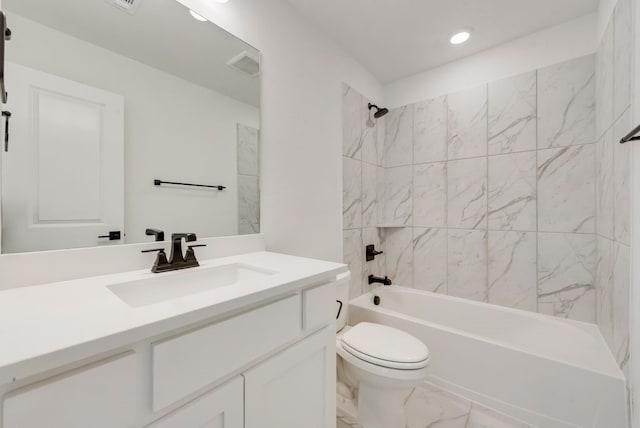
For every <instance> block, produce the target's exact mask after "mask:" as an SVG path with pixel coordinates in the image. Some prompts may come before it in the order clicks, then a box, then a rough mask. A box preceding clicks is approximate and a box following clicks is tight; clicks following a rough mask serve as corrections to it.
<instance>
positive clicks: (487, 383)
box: [349, 286, 627, 428]
mask: <svg viewBox="0 0 640 428" xmlns="http://www.w3.org/2000/svg"><path fill="white" fill-rule="evenodd" d="M374 296H378V297H379V298H380V304H379V305H377V306H376V305H374V303H373V300H374ZM349 305H350V306H349V323H350V324H351V325H355V324H356V323H358V322H363V321H370V322H376V323H380V324H385V325H389V326H392V327H396V328H399V329H401V330H404V331H406V332H408V333H411V334H413V335H414V336H416V337H418V338H419V339H421V340H422V341H424V343H425V344H426V345H427V346H428V347H429V351H430V353H431V363H430V375H429V379H428V381H429V382H431V383H434V384H436V385H439V386H441V387H442V388H444V389H447V390H449V391H452V392H454V393H457V394H459V395H461V396H463V397H465V398H468V399H470V400H472V401H476V402H478V403H480V404H482V405H485V406H487V407H490V408H493V409H496V410H498V411H501V412H503V413H505V414H507V415H510V416H512V417H514V418H517V419H520V420H522V421H524V422H527V423H529V424H532V425H534V426H538V427H543V428H554V427H602V428H624V427H626V426H627V425H626V402H627V401H626V386H625V380H624V375H623V374H622V372H621V371H620V369H619V368H618V366H617V364H616V362H615V360H614V358H613V356H612V355H611V353H610V352H609V349H608V347H607V344H606V342H605V341H604V339H603V338H602V335H601V334H600V332H599V330H598V328H597V326H595V325H593V324H587V323H581V322H576V321H570V320H564V319H559V318H554V317H550V316H546V315H541V314H536V313H532V312H526V311H520V310H517V309H510V308H504V307H501V306H495V305H489V304H486V303H480V302H473V301H469V300H465V299H459V298H455V297H450V296H443V295H439V294H434V293H429V292H426V291H421V290H416V289H411V288H404V287H396V286H392V287H381V288H378V289H376V290H374V291H373V292H371V293H369V294H365V295H363V296H360V297H358V298H356V299H354V300H352V301H350V302H349Z"/></svg>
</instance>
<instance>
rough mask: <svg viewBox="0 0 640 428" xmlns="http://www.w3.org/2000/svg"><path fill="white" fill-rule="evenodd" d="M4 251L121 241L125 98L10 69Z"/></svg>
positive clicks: (14, 67) (9, 66) (4, 168)
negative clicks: (118, 236) (116, 235)
mask: <svg viewBox="0 0 640 428" xmlns="http://www.w3.org/2000/svg"><path fill="white" fill-rule="evenodd" d="M6 74H7V78H8V79H10V81H11V96H10V99H9V103H8V105H7V109H8V110H10V111H11V112H12V114H13V116H12V121H13V122H12V135H11V141H12V144H11V148H10V151H9V152H7V153H4V156H3V158H2V174H3V177H2V195H3V212H2V220H3V225H2V226H3V233H2V252H3V253H16V252H26V251H36V250H46V249H60V248H75V247H92V246H96V245H100V244H101V242H105V243H118V242H122V241H118V240H116V241H113V240H109V239H108V238H106V239H105V238H99V236H105V235H109V232H112V231H120V230H124V99H123V97H122V96H120V95H117V94H114V93H110V92H107V91H104V90H102V89H97V88H94V87H91V86H87V85H83V84H80V83H78V82H74V81H71V80H67V79H63V78H60V77H57V76H54V75H52V74H48V73H44V72H41V71H38V70H35V69H32V68H28V67H23V66H20V65H17V64H11V63H7V66H6Z"/></svg>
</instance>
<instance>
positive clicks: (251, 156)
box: [237, 124, 260, 175]
mask: <svg viewBox="0 0 640 428" xmlns="http://www.w3.org/2000/svg"><path fill="white" fill-rule="evenodd" d="M237 132H238V174H243V175H259V173H260V171H259V162H260V155H259V151H258V139H259V131H258V130H257V129H255V128H252V127H250V126H246V125H242V124H238V126H237Z"/></svg>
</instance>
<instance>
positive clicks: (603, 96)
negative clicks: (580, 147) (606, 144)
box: [596, 19, 615, 137]
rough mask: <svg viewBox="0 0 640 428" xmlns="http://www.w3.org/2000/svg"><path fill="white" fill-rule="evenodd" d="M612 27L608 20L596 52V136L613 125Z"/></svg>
mask: <svg viewBox="0 0 640 428" xmlns="http://www.w3.org/2000/svg"><path fill="white" fill-rule="evenodd" d="M613 37H614V27H613V19H611V20H610V21H609V25H608V26H607V29H606V31H605V32H604V34H603V36H602V40H601V41H600V48H599V49H598V52H597V53H596V136H597V137H601V136H602V135H603V134H604V133H605V132H606V131H607V130H608V129H609V128H610V127H611V125H613V122H614V119H613V108H614V106H613V104H614V101H613V94H614V79H615V70H614V58H615V52H614V40H613Z"/></svg>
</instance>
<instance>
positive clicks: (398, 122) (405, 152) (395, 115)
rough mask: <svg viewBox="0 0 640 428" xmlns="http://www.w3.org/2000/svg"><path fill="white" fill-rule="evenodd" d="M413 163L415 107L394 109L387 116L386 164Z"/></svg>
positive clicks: (387, 165)
mask: <svg viewBox="0 0 640 428" xmlns="http://www.w3.org/2000/svg"><path fill="white" fill-rule="evenodd" d="M412 163H413V107H412V106H405V107H400V108H396V109H392V110H391V111H390V112H389V113H388V114H387V115H386V116H385V139H384V165H385V166H386V167H393V166H403V165H411V164H412Z"/></svg>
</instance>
